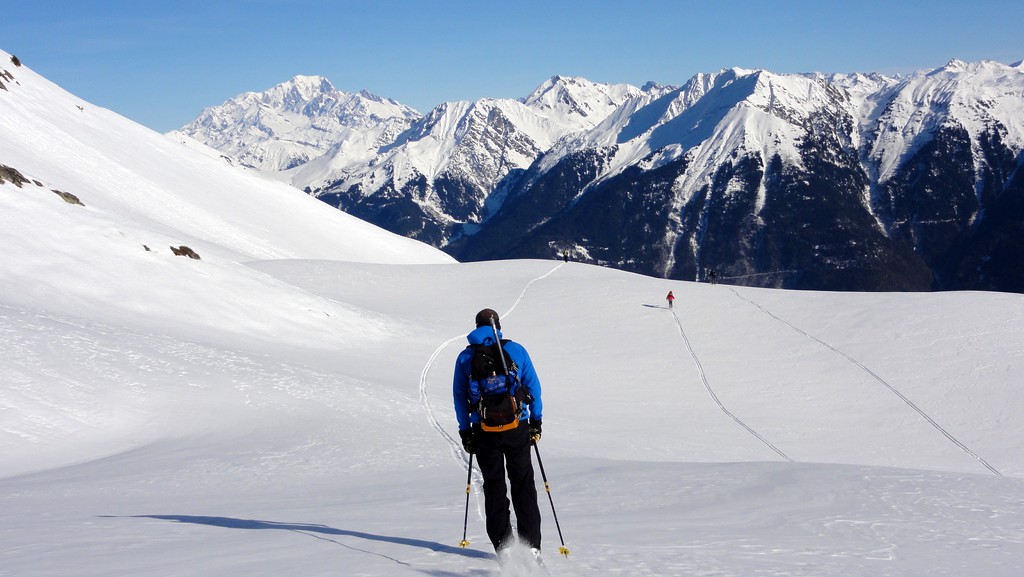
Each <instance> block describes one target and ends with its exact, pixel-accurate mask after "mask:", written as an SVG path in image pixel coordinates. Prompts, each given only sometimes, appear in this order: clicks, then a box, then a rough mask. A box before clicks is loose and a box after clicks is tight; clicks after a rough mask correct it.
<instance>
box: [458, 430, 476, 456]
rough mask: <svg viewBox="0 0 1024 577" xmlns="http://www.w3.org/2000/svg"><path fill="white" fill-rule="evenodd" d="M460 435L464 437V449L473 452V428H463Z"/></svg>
mask: <svg viewBox="0 0 1024 577" xmlns="http://www.w3.org/2000/svg"><path fill="white" fill-rule="evenodd" d="M459 436H460V437H462V449H463V450H464V451H466V452H467V453H472V452H473V429H462V430H461V431H459Z"/></svg>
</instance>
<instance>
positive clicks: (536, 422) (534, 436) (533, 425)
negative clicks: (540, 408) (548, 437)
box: [530, 419, 541, 444]
mask: <svg viewBox="0 0 1024 577" xmlns="http://www.w3.org/2000/svg"><path fill="white" fill-rule="evenodd" d="M540 422H541V421H540V419H530V442H532V443H534V444H537V443H539V442H540Z"/></svg>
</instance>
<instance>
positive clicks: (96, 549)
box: [0, 68, 1024, 577]
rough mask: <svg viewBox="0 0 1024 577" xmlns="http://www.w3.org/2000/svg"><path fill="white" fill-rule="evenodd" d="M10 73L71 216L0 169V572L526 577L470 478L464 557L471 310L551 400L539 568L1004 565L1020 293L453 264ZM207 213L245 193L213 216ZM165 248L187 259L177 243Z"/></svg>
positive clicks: (25, 126)
mask: <svg viewBox="0 0 1024 577" xmlns="http://www.w3.org/2000/svg"><path fill="white" fill-rule="evenodd" d="M12 74H13V75H14V78H15V81H16V83H14V84H11V85H10V86H9V88H10V89H11V90H10V93H8V92H3V91H0V107H2V112H3V114H2V115H0V126H3V127H4V132H3V133H0V142H2V148H0V155H2V158H3V161H0V164H5V165H12V166H13V165H15V164H21V165H22V166H21V167H19V170H22V171H24V172H26V173H28V175H29V177H30V178H38V179H40V182H44V184H48V185H49V183H51V182H52V183H53V184H52V185H49V186H54V187H57V186H59V187H60V188H59V189H58V190H64V191H66V192H74V193H75V194H76V195H78V196H79V197H80V198H81V199H82V200H83V201H84V202H85V206H79V205H73V204H70V203H66V202H65V201H64V200H63V199H62V198H61V197H59V196H58V195H56V194H53V193H52V192H50V191H49V186H43V187H40V186H37V185H36V184H35V183H34V182H32V181H31V180H29V181H26V182H21V180H18V182H19V183H20V184H21V186H20V187H19V186H17V185H16V184H15V183H14V181H13V180H12V174H11V173H10V172H9V171H5V172H3V175H4V176H3V178H4V180H5V182H4V183H3V184H0V218H3V223H2V225H3V226H0V243H3V245H4V246H5V248H6V251H5V258H4V259H3V260H2V264H0V289H2V290H0V383H2V385H0V543H3V546H2V547H0V574H3V575H5V577H6V575H12V576H14V575H18V576H21V575H33V576H35V575H38V576H46V575H53V576H56V575H60V576H62V577H80V576H81V577H84V576H96V577H99V576H103V577H109V576H110V575H112V574H113V575H153V576H163V575H167V576H170V575H193V576H201V575H218V576H220V575H250V576H253V577H259V576H264V575H266V576H270V575H281V574H301V575H311V576H312V575H324V576H326V575H338V574H345V575H394V576H405V575H423V574H431V575H470V574H471V575H482V576H490V575H503V576H509V577H511V576H515V575H522V574H526V572H512V571H511V570H507V571H504V572H503V571H501V570H499V568H498V567H497V564H496V563H495V560H494V557H493V555H492V553H491V551H490V547H489V545H488V544H487V543H486V537H485V532H484V525H483V519H482V504H481V501H480V480H479V478H478V477H477V476H475V475H474V476H473V477H472V492H471V495H470V500H469V511H468V532H467V537H468V540H469V541H470V542H471V544H470V546H469V547H468V548H465V549H462V548H459V547H458V546H457V544H458V542H459V540H460V539H461V537H462V524H463V520H464V519H466V517H464V515H465V514H466V510H465V509H463V507H464V506H465V505H466V493H465V488H466V485H465V483H466V478H467V468H466V460H467V459H466V456H465V455H464V454H463V453H462V452H461V449H460V444H459V442H458V441H457V439H458V436H457V434H456V431H455V419H454V415H453V414H452V404H451V393H450V391H451V380H450V379H451V367H452V363H453V361H454V358H455V356H456V355H457V354H458V352H459V351H460V350H461V349H462V347H463V343H464V340H463V339H464V337H463V335H464V334H465V333H466V332H468V331H469V330H470V329H471V328H472V326H471V324H472V318H473V316H474V314H475V313H476V311H477V310H479V309H480V308H483V307H485V306H490V307H494V308H496V309H497V310H498V311H499V312H500V313H501V314H502V321H503V322H502V324H503V327H504V331H505V336H507V337H511V338H514V339H516V340H519V341H521V342H523V343H524V344H525V345H526V346H527V347H528V348H529V350H530V352H531V356H532V358H533V360H534V361H535V363H536V366H537V369H538V371H539V373H540V375H541V379H542V382H543V386H544V401H545V414H544V430H545V432H544V437H543V440H542V441H541V444H540V446H539V447H538V449H539V451H540V453H541V454H542V455H543V458H544V466H545V473H546V475H547V477H548V479H549V481H550V490H551V493H550V496H551V501H552V503H553V504H554V505H555V506H556V507H557V513H558V519H559V524H560V529H561V532H562V535H563V536H564V539H565V543H566V545H567V546H568V547H569V549H570V550H571V554H570V555H569V557H568V558H567V559H562V558H560V557H558V555H557V553H556V551H557V546H558V545H559V544H560V542H559V537H558V531H556V527H555V522H554V518H553V515H552V514H551V508H550V507H549V503H547V500H546V498H545V493H544V492H543V486H541V499H542V501H543V502H542V503H541V505H542V511H543V512H544V521H543V522H544V535H545V537H544V548H545V552H546V557H547V559H546V563H547V571H546V572H544V573H545V574H551V575H560V576H564V577H569V576H584V575H586V576H591V575H630V576H655V575H657V576H663V575H694V574H715V575H723V576H749V575H754V574H771V575H793V576H796V575H815V576H825V577H831V576H835V577H839V576H843V577H846V576H849V575H879V576H901V577H904V576H907V575H929V576H950V577H952V576H962V575H985V576H986V577H1016V576H1017V575H1019V574H1020V572H1021V570H1022V568H1024V564H1022V561H1021V560H1022V559H1024V466H1022V464H1021V461H1020V459H1019V454H1020V449H1021V447H1020V439H1021V438H1024V417H1022V414H1021V411H1020V410H1019V409H1020V407H1021V406H1022V403H1024V392H1022V390H1021V388H1020V387H1019V386H1018V385H1019V383H1020V380H1021V377H1022V375H1024V355H1022V354H1021V351H1022V350H1024V332H1022V331H1021V330H1020V328H1021V326H1022V324H1024V298H1022V297H1021V296H1019V295H1008V294H997V293H978V292H956V293H943V294H889V293H878V294H849V293H847V294H843V293H824V292H809V291H803V292H793V291H776V290H766V289H754V288H745V287H731V286H728V285H715V286H712V285H698V284H693V283H688V282H681V281H667V280H663V279H655V278H651V277H646V276H640V275H635V274H628V273H624V272H621V271H616V270H611V269H605V268H600V267H594V266H588V265H584V264H581V263H562V262H560V261H544V260H522V261H496V262H487V263H470V264H458V263H453V262H450V261H448V260H447V259H444V258H437V257H438V255H437V253H435V252H433V251H432V249H431V250H426V249H422V248H421V249H420V250H423V251H424V252H420V253H417V252H416V249H415V247H417V246H421V245H415V244H414V243H411V242H409V241H404V240H401V239H399V240H401V242H399V241H398V240H396V239H394V238H393V237H391V236H389V235H380V234H379V233H378V232H377V231H376V230H375V229H372V228H370V227H357V226H354V225H351V226H350V224H351V223H350V219H347V218H344V217H343V215H338V216H339V217H342V220H341V221H338V220H336V218H335V217H331V218H328V217H326V216H319V215H321V213H320V212H318V210H319V209H314V208H311V207H313V206H317V203H316V201H314V200H312V199H308V198H307V197H305V196H304V195H302V194H301V193H299V194H298V195H297V197H289V196H288V194H287V193H286V191H289V190H291V189H288V188H287V187H283V185H279V184H271V185H268V184H266V183H265V181H261V180H258V179H255V178H250V177H244V179H243V181H242V182H243V183H244V188H245V190H247V191H249V192H250V194H249V195H248V196H244V197H240V195H241V193H240V192H239V188H242V187H243V185H239V184H232V183H236V182H237V181H236V180H234V178H239V177H238V176H237V175H236V176H234V177H232V178H229V177H228V176H225V175H224V174H222V173H221V172H222V171H228V172H232V174H233V171H232V169H231V167H229V166H227V164H226V163H224V162H222V161H220V160H218V159H216V158H214V159H211V158H208V157H206V156H205V155H202V154H198V153H196V152H195V151H191V150H189V149H187V148H186V147H183V146H182V145H181V144H179V143H175V142H172V141H170V140H168V139H165V138H163V137H160V136H159V135H153V134H152V133H149V132H147V131H144V130H142V129H139V128H137V127H133V125H130V123H128V122H127V121H125V120H123V119H119V118H118V117H117V116H116V115H113V114H111V113H109V112H106V111H97V110H92V109H91V107H90V106H89V105H88V104H87V103H81V102H78V104H77V105H81V106H82V107H83V109H84V110H79V109H78V108H77V107H76V104H75V103H76V102H77V101H74V100H65V99H70V98H71V97H70V96H68V95H66V94H63V93H61V92H59V91H58V90H57V89H56V88H55V87H53V86H52V85H49V84H47V83H45V81H43V80H42V79H40V78H38V77H35V76H33V75H32V74H31V73H30V71H27V70H25V69H24V68H18V69H15V70H13V71H12ZM5 84H7V83H6V82H5ZM18 90H20V91H21V92H20V94H21V96H20V97H18V99H14V98H13V95H15V94H18V92H16V91H18ZM64 105H67V106H68V107H69V108H71V111H65V110H63V108H62V107H63V106H64ZM37 106H38V107H39V108H43V107H45V108H48V109H51V110H52V112H51V116H49V117H47V116H40V117H39V118H35V119H32V118H30V117H29V116H27V115H26V113H25V110H31V109H33V108H34V107H37ZM18 111H21V112H18ZM90 114H92V115H95V116H89V115H90ZM76 115H86V116H81V117H80V116H76ZM89 118H93V119H94V120H93V121H91V123H90V122H87V121H86V120H84V119H89ZM12 119H13V120H12ZM101 119H102V120H103V122H100V121H99V120H101ZM29 120H31V121H32V123H29ZM10 126H17V127H19V128H20V129H21V130H23V131H26V132H25V134H22V135H21V136H15V135H13V134H11V133H8V132H7V128H8V127H10ZM44 129H45V130H46V131H57V130H59V131H60V132H59V133H58V134H57V136H55V137H54V138H53V139H50V138H48V137H47V133H46V132H43V130H44ZM125 142H127V143H130V144H132V146H130V147H126V146H122V143H125ZM40 143H43V144H45V145H46V146H45V147H42V148H32V147H31V146H29V145H36V144H40ZM115 143H116V145H115ZM86 144H89V146H86ZM16 147H17V149H16ZM126 148H128V149H127V150H126ZM48 151H52V153H53V154H54V156H50V155H49V153H48ZM87 151H92V152H90V153H87ZM100 153H103V154H102V155H101V154H100ZM9 158H13V160H12V161H11V162H10V163H8V162H7V159H9ZM98 158H103V159H104V161H105V162H106V164H102V163H99V162H98V161H97V159H98ZM115 162H116V163H123V164H115ZM165 165H171V167H172V169H178V168H181V169H183V170H184V169H187V171H188V174H184V173H179V172H178V171H176V170H170V172H171V173H172V174H174V175H176V176H174V177H171V176H168V175H167V174H165V173H164V172H162V169H161V167H164V166H165ZM90 169H91V170H90ZM111 173H113V174H116V175H118V176H120V177H121V178H123V179H124V181H125V182H126V183H127V184H122V183H121V181H117V180H108V179H105V178H101V177H102V176H106V175H109V174H111ZM146 182H149V183H151V184H149V185H148V188H144V189H143V192H145V194H142V195H136V194H134V193H132V192H131V191H132V190H134V188H135V187H142V185H143V184H145V183H146ZM152 183H156V184H152ZM185 185H187V186H185ZM265 187H268V188H265ZM219 195H226V196H228V197H229V198H232V199H235V200H238V199H239V198H245V199H247V200H248V201H249V202H248V203H244V202H243V203H241V204H240V205H236V204H234V203H229V204H228V205H227V206H226V207H223V210H224V211H225V212H224V213H223V214H221V213H218V212H217V210H221V208H222V207H220V206H218V205H217V204H216V203H214V201H213V200H211V197H212V198H216V197H218V196H219ZM282 195H283V196H285V197H287V198H292V199H293V200H289V201H281V200H279V197H280V196H282ZM294 198H299V199H301V198H307V200H308V202H310V203H312V204H306V201H301V200H294ZM154 199H162V203H161V206H162V207H164V210H163V211H161V210H154V209H153V208H152V207H151V206H149V205H150V204H153V203H155V202H156V201H155V200H154ZM133 200H137V201H138V202H137V203H135V205H134V206H135V210H132V209H131V208H132V205H133V203H132V201H133ZM177 204H187V205H188V208H189V211H191V213H193V214H195V215H196V217H197V219H198V220H199V221H201V223H203V224H205V225H208V226H210V227H214V228H210V229H208V230H207V229H205V228H203V227H200V226H189V224H188V223H189V222H190V221H189V219H188V218H187V217H186V216H181V217H180V218H171V217H168V216H165V214H164V212H165V211H170V210H171V208H173V207H174V206H176V205H177ZM291 213H298V215H297V216H296V218H299V217H301V219H302V221H303V223H304V226H302V227H301V228H298V229H293V228H291V227H289V226H288V221H289V219H290V218H291ZM324 214H334V213H333V212H328V213H324ZM268 215H269V216H268ZM339 222H341V223H342V224H341V225H339V224H338V223H339ZM222 223H226V224H230V226H225V227H224V228H223V229H218V228H216V227H217V226H219V225H220V224H222ZM339 226H340V228H339ZM185 229H187V230H185ZM253 231H260V234H255V232H253ZM243 233H252V234H243ZM253 237H255V238H253ZM182 239H184V240H185V241H187V242H189V243H190V246H193V247H195V248H196V250H197V251H199V252H200V253H201V254H202V257H203V258H202V259H201V260H198V261H196V260H190V259H187V258H182V257H176V256H173V255H171V254H170V252H169V251H168V250H167V249H165V248H164V246H165V245H167V244H175V245H177V244H178V243H180V242H182ZM157 241H159V245H158V244H157ZM193 241H194V242H193ZM257 241H258V242H257ZM327 241H335V242H338V244H339V246H336V247H335V246H330V244H329V243H328V242H327ZM342 241H344V242H342ZM146 242H151V244H150V245H149V246H151V247H152V248H153V251H152V252H146V251H145V250H144V249H142V248H141V244H142V243H146ZM396 246H401V247H402V248H403V251H402V252H399V253H398V254H400V255H404V256H409V255H417V256H418V257H419V258H417V259H410V260H412V262H413V263H414V264H406V263H407V262H409V261H406V260H403V259H401V258H400V257H399V256H396V255H395V254H393V253H392V252H391V250H392V249H393V248H395V247H396ZM252 247H255V249H256V250H254V251H253V253H254V254H253V255H246V251H247V250H248V249H249V248H252ZM242 260H245V261H246V262H245V263H244V264H243V263H242V262H241V261H242ZM426 263H433V264H426ZM670 289H671V290H674V292H675V294H676V295H677V296H678V297H679V298H678V299H677V300H676V303H675V309H674V310H669V309H667V308H665V307H664V306H663V301H662V298H663V295H664V294H665V292H667V290H670Z"/></svg>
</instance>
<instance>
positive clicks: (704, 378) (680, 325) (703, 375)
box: [669, 308, 793, 463]
mask: <svg viewBox="0 0 1024 577" xmlns="http://www.w3.org/2000/svg"><path fill="white" fill-rule="evenodd" d="M669 312H671V313H672V318H673V320H675V322H676V327H678V328H679V336H681V337H682V338H683V343H684V344H685V345H686V350H687V351H688V352H689V353H690V357H691V358H692V359H693V364H695V365H697V372H698V373H700V380H701V382H702V383H704V388H705V389H707V391H708V394H709V395H711V399H712V400H713V401H715V404H716V405H718V408H719V409H721V410H722V412H723V413H725V414H726V415H727V416H728V417H729V418H730V419H732V420H733V421H736V424H737V425H739V426H741V427H743V428H744V429H746V430H747V432H748V433H750V434H751V435H753V436H754V437H755V438H756V439H757V440H759V441H761V442H762V443H764V444H765V445H766V446H767V447H768V448H769V449H771V450H772V451H775V453H776V454H778V455H779V456H780V457H782V458H783V459H785V460H787V461H789V462H791V463H792V462H793V459H791V458H790V457H789V456H788V455H786V454H785V453H783V452H782V451H781V450H780V449H779V448H778V447H776V446H775V445H773V444H772V443H771V442H770V441H769V440H768V439H766V438H764V436H762V435H761V434H760V433H758V432H757V431H755V430H754V429H753V428H752V427H750V426H749V425H747V424H746V423H744V422H743V420H742V419H740V418H739V417H737V416H736V415H734V414H733V413H732V412H731V411H730V410H729V409H727V408H725V405H724V404H723V403H722V401H721V399H719V398H718V395H716V394H715V391H714V389H712V388H711V384H710V383H708V376H707V374H706V373H705V372H704V367H703V366H701V364H700V359H699V358H697V354H696V353H695V352H693V347H692V346H690V339H689V337H687V336H686V331H685V330H683V323H682V322H681V321H680V320H679V315H677V314H676V311H675V310H673V309H671V308H670V309H669Z"/></svg>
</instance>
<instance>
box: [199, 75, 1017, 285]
mask: <svg viewBox="0 0 1024 577" xmlns="http://www.w3.org/2000/svg"><path fill="white" fill-rule="evenodd" d="M301 80H302V79H301V78H298V79H295V80H293V81H291V82H289V83H285V84H283V85H281V86H279V87H276V88H274V89H272V90H271V91H270V93H275V94H276V93H281V92H284V93H291V92H294V91H295V90H296V88H295V85H296V84H297V83H300V81H301ZM326 85H327V86H329V84H326ZM268 94H269V93H268ZM314 94H315V93H308V94H307V98H308V99H310V100H315V98H316V97H315V96H314ZM1022 95H1024V65H1022V64H1021V63H1017V64H1014V65H1005V64H1000V63H997V62H991V61H983V62H975V63H966V62H961V61H956V60H954V61H951V62H950V63H948V64H947V65H946V66H944V67H942V68H939V69H936V70H932V71H923V72H919V73H916V74H912V75H909V76H906V77H887V76H883V75H878V74H843V75H840V74H775V73H772V72H769V71H766V70H744V69H738V68H737V69H728V70H723V71H721V72H719V73H715V74H698V75H696V76H694V77H693V78H692V79H690V80H689V81H688V82H687V83H686V84H684V85H683V86H682V87H671V86H661V85H656V84H653V83H651V84H648V85H646V86H644V87H643V88H636V87H632V86H629V85H604V84H597V83H593V82H589V81H587V80H585V79H582V78H566V77H557V76H556V77H553V78H551V79H550V80H548V81H547V82H545V83H543V84H542V85H541V86H540V87H538V89H537V90H536V91H534V92H533V93H532V94H531V95H529V96H528V97H526V98H522V99H519V100H500V99H498V100H496V99H484V100H480V101H476V102H455V103H444V104H442V105H440V106H438V107H437V108H435V109H434V110H432V111H431V112H430V113H429V114H427V115H426V116H424V117H419V118H416V119H414V120H412V122H411V124H410V125H409V127H408V129H407V130H406V131H405V132H403V133H401V134H398V135H397V136H396V137H395V139H394V140H393V141H391V142H389V143H387V144H384V145H382V146H379V147H377V148H373V146H367V145H361V146H359V147H356V148H357V149H358V150H345V151H343V150H340V149H338V147H335V148H334V149H332V151H331V152H329V153H327V154H325V155H323V156H321V157H319V158H317V159H314V160H311V161H310V162H308V163H306V165H302V166H298V167H293V168H291V169H289V170H286V171H283V172H279V174H278V175H277V176H278V177H279V178H284V179H286V180H289V181H290V182H292V183H293V184H295V185H296V186H299V187H300V188H303V189H305V190H307V191H308V192H311V193H312V194H314V195H315V196H318V197H319V198H321V199H322V200H324V201H326V202H328V203H330V204H332V205H334V206H338V207H340V208H342V209H343V210H345V211H347V212H349V213H351V214H355V215H357V216H359V217H361V218H364V219H366V220H368V221H370V222H373V223H376V224H378V225H380V226H383V227H385V228H387V229H389V230H391V231H393V232H397V233H399V234H402V235H405V236H410V237H413V238H418V239H421V240H424V241H427V242H430V243H431V244H433V245H435V246H438V247H441V248H443V249H444V250H445V251H447V252H449V253H450V254H453V255H454V256H456V257H457V258H460V259H463V260H479V259H493V258H507V257H544V258H548V257H551V256H554V255H557V254H560V253H561V252H563V251H566V250H570V251H572V252H573V253H574V254H575V255H576V256H577V258H582V259H586V260H589V261H591V262H598V263H601V264H607V265H611V266H614V267H617V268H622V269H626V270H633V271H638V272H643V273H645V274H653V275H657V276H663V277H668V278H687V279H695V278H702V276H703V274H704V272H705V270H706V269H709V268H713V269H716V270H717V271H718V273H719V276H720V277H724V278H730V279H731V280H732V281H733V282H737V283H742V284H754V285H762V286H776V287H786V288H827V289H845V290H854V289H870V290H929V289H934V288H937V289H955V288H980V289H991V290H1010V291H1024V270H1022V269H1021V267H1020V265H1019V264H1018V263H1019V262H1021V260H1022V259H1024V246H1022V245H1024V243H1022V242H1021V241H1020V240H1019V239H1020V238H1022V237H1024V228H1022V226H1024V225H1022V224H1021V222H1022V221H1024V208H1022V207H1024V199H1022V197H1024V180H1022V179H1024V173H1022V172H1020V171H1019V170H1018V167H1019V166H1020V165H1021V163H1022V161H1024V157H1022V154H1021V153H1022V150H1024V96H1022ZM246 98H248V100H249V101H252V102H262V101H264V100H266V98H254V97H252V96H248V97H246ZM378 100H382V99H378ZM240 106H241V104H240V101H238V99H235V100H232V101H229V102H228V103H227V104H225V105H224V106H223V107H215V108H211V109H209V110H207V111H206V112H204V115H203V117H201V118H207V117H210V116H222V115H223V113H222V112H219V111H221V110H222V109H226V110H235V109H238V108H239V107H240ZM255 107H256V105H250V107H249V108H248V110H249V112H246V113H245V114H236V115H235V116H236V117H238V118H254V117H256V116H258V115H257V114H256V113H255V112H253V111H254V110H256V108H255ZM400 111H401V112H400ZM364 118H367V117H364ZM373 118H374V120H373V123H376V124H372V126H373V127H372V128H371V127H367V128H364V129H363V130H366V131H367V132H368V134H370V135H371V136H372V138H370V137H368V138H367V139H365V141H370V140H372V141H373V142H375V143H380V142H381V139H382V138H383V139H386V138H387V137H386V136H382V134H384V132H382V131H381V130H380V126H382V125H384V124H387V125H389V126H390V125H391V124H390V123H400V122H404V121H408V120H409V119H410V118H411V116H410V115H409V113H408V111H407V110H406V109H404V108H398V109H396V110H395V111H394V112H393V115H392V116H390V117H386V116H384V115H379V116H377V117H373ZM384 118H387V119H388V120H387V122H384V121H383V120H382V119H384ZM204 126H205V128H204ZM209 126H210V125H209V123H205V124H203V123H200V121H197V123H193V124H191V125H189V126H188V127H185V128H184V129H183V132H184V133H185V134H187V135H189V136H192V137H193V138H196V139H198V140H200V141H201V142H204V143H206V144H209V145H211V146H213V147H214V148H217V149H218V150H221V151H223V152H224V153H226V154H228V155H229V156H233V151H234V150H236V149H237V148H244V149H246V150H252V149H256V148H260V147H264V146H271V145H273V144H274V143H275V142H277V139H278V136H277V134H276V133H275V132H273V131H266V130H262V129H261V130H254V129H253V128H251V124H250V123H249V122H248V121H240V122H235V123H228V125H227V126H226V127H224V128H222V129H221V130H223V131H225V133H228V132H230V133H231V134H235V135H239V134H241V133H243V132H244V133H245V136H235V137H234V138H228V139H227V141H229V142H230V144H224V142H226V141H224V140H217V138H219V136H217V135H210V134H209V133H204V132H202V130H200V129H203V130H208V129H209ZM387 134H393V133H391V132H388V133H387ZM320 136H321V137H322V135H320ZM310 138H311V137H310ZM346 138H349V137H346ZM305 139H309V138H305ZM305 139H303V138H298V139H295V138H293V140H305ZM365 141H364V142H365ZM263 156H264V157H266V156H269V155H268V154H263ZM243 163H244V161H243ZM250 164H253V163H250ZM253 165H254V166H255V165H256V164H253Z"/></svg>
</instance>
